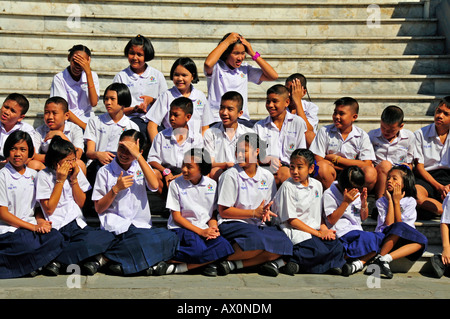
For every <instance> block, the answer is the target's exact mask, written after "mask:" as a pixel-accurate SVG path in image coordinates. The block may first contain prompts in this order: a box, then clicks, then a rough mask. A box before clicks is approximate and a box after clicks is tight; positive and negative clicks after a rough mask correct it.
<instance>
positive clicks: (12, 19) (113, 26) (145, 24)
mask: <svg viewBox="0 0 450 319" xmlns="http://www.w3.org/2000/svg"><path fill="white" fill-rule="evenodd" d="M24 21H26V23H24ZM378 22H379V23H378V24H377V25H376V27H374V26H373V25H370V24H369V25H368V21H367V19H301V20H299V19H285V18H257V19H255V18H246V17H244V18H241V19H239V18H233V19H232V20H231V19H229V20H223V19H222V18H215V17H212V18H211V17H209V18H203V19H197V18H191V17H181V18H178V19H177V20H176V21H174V20H173V19H170V18H167V19H166V18H154V17H151V16H149V17H147V18H135V17H133V18H130V17H128V16H123V17H120V18H119V17H114V16H95V17H92V16H89V17H83V18H82V19H81V22H80V24H79V28H78V27H77V28H76V30H74V28H73V27H72V26H71V24H70V23H67V14H66V15H62V16H61V15H51V14H46V15H43V16H39V15H35V14H34V13H29V14H28V13H23V14H20V15H19V14H17V15H16V14H8V13H3V14H2V24H1V28H2V29H3V30H17V26H18V25H20V26H21V28H20V29H21V30H22V31H45V32H69V31H76V32H84V33H96V34H104V33H107V34H109V33H130V32H136V30H139V31H138V32H139V33H141V34H165V35H176V36H189V35H192V34H199V32H203V34H205V35H208V34H209V35H214V34H221V35H224V34H226V33H227V32H230V30H235V31H236V32H238V33H240V34H242V35H243V36H245V37H248V38H251V37H252V36H255V35H264V36H266V37H267V38H275V37H279V36H283V35H286V34H290V35H292V36H304V37H314V36H342V37H343V36H347V37H348V36H350V37H355V36H432V35H435V34H436V32H437V19H434V18H431V19H415V18H392V19H380V20H379V21H378Z"/></svg>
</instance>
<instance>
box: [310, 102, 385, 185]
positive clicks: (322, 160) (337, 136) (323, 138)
mask: <svg viewBox="0 0 450 319" xmlns="http://www.w3.org/2000/svg"><path fill="white" fill-rule="evenodd" d="M334 105H335V108H334V112H333V116H332V119H333V124H330V125H326V126H324V127H322V128H320V129H319V131H318V132H317V135H316V137H315V138H314V140H313V142H312V144H311V146H310V150H311V151H312V152H313V153H314V154H315V158H316V161H317V165H318V166H319V169H318V175H317V179H319V180H320V181H321V182H322V185H323V186H324V188H325V189H327V188H329V187H330V186H331V184H332V183H333V182H334V180H335V179H336V176H337V172H340V171H342V170H343V169H344V168H345V167H348V166H354V165H355V166H358V167H360V168H361V169H362V170H363V171H364V175H365V186H366V187H367V190H368V191H370V190H372V189H373V188H374V186H375V183H376V181H377V171H376V169H375V168H374V167H373V164H372V161H374V160H375V159H376V158H375V153H374V151H373V147H372V143H371V142H370V139H369V136H368V134H367V133H366V132H365V131H364V130H362V129H361V128H359V127H357V126H356V125H353V123H354V122H355V121H356V119H357V118H358V111H359V104H358V102H357V101H356V100H355V99H353V98H351V97H343V98H340V99H338V100H336V101H335V102H334Z"/></svg>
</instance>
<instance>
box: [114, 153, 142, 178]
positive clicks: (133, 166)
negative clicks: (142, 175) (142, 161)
mask: <svg viewBox="0 0 450 319" xmlns="http://www.w3.org/2000/svg"><path fill="white" fill-rule="evenodd" d="M110 165H111V171H112V172H113V173H114V174H115V175H120V172H125V170H124V169H123V168H122V167H120V165H119V163H118V162H117V156H116V157H115V159H114V160H113V161H112V162H111V163H110ZM136 165H139V164H138V162H137V161H133V162H131V165H130V167H129V168H128V169H127V170H126V172H127V173H128V174H129V175H131V174H134V172H135V171H136Z"/></svg>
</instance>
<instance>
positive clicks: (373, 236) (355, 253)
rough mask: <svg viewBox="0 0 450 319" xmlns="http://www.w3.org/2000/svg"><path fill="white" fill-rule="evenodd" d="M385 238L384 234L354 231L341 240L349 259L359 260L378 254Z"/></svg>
mask: <svg viewBox="0 0 450 319" xmlns="http://www.w3.org/2000/svg"><path fill="white" fill-rule="evenodd" d="M384 236H385V235H384V234H383V233H377V232H369V231H363V230H352V231H349V232H348V233H347V234H345V235H344V236H342V237H340V238H339V240H340V241H341V242H342V245H343V246H344V249H345V253H346V255H347V256H348V257H350V258H359V257H363V256H365V255H367V254H369V253H371V252H378V251H379V250H380V247H381V245H382V242H383V239H384Z"/></svg>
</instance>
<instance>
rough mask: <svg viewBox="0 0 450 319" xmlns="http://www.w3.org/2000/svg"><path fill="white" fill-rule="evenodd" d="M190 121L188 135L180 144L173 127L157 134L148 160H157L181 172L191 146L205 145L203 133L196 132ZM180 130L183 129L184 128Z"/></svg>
mask: <svg viewBox="0 0 450 319" xmlns="http://www.w3.org/2000/svg"><path fill="white" fill-rule="evenodd" d="M189 122H190V121H189ZM189 122H188V127H189V130H188V136H187V138H186V140H185V141H184V142H183V143H182V144H181V145H180V144H178V142H177V139H176V137H175V135H174V130H173V129H172V128H171V127H170V128H167V129H165V130H163V131H161V132H159V133H158V134H156V136H155V138H154V140H153V143H152V146H151V148H150V151H149V152H148V157H147V162H149V163H150V162H157V163H159V164H161V165H162V166H164V167H166V168H167V167H168V168H170V169H171V170H175V171H177V172H180V171H181V166H182V165H183V159H184V154H185V153H186V152H187V151H189V150H190V149H191V148H202V147H203V138H202V136H201V134H199V133H196V132H194V131H193V130H192V129H191V127H190V124H189ZM178 130H183V128H180V129H178Z"/></svg>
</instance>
